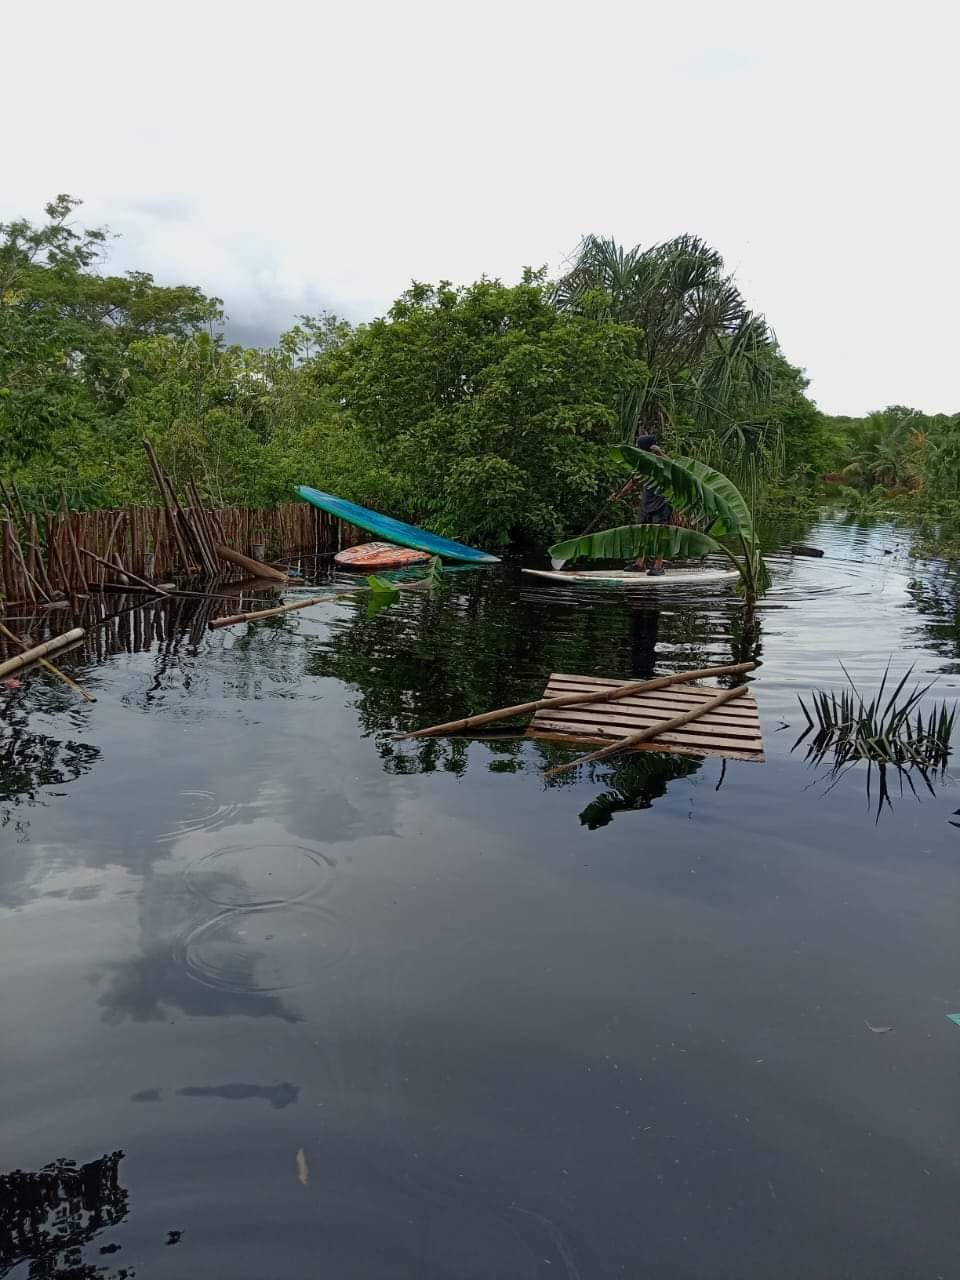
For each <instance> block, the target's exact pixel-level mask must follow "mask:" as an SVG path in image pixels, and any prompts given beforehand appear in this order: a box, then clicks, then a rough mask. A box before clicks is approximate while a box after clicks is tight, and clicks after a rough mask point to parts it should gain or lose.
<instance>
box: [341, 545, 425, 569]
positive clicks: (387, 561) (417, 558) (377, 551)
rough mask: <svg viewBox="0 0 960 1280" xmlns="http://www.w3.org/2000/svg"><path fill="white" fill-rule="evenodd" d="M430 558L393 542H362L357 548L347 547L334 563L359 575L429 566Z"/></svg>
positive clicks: (423, 553) (423, 552)
mask: <svg viewBox="0 0 960 1280" xmlns="http://www.w3.org/2000/svg"><path fill="white" fill-rule="evenodd" d="M429 560H430V556H428V555H427V553H426V552H425V551H414V550H413V548H412V547H398V546H397V545H396V544H395V543H393V542H361V543H360V545H359V546H356V547H345V548H344V549H343V551H338V552H337V554H336V555H335V556H334V557H333V563H334V564H337V565H339V566H340V568H341V569H351V570H354V571H356V572H357V573H375V572H376V571H377V570H378V569H406V568H409V566H410V565H414V564H427V563H428V561H429Z"/></svg>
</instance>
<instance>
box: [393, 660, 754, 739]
mask: <svg viewBox="0 0 960 1280" xmlns="http://www.w3.org/2000/svg"><path fill="white" fill-rule="evenodd" d="M756 665H757V664H756V663H755V662H735V663H732V664H731V665H730V666H726V667H703V668H702V669H701V670H699V671H678V672H676V673H675V674H674V675H670V676H657V677H655V678H654V679H653V680H638V681H635V682H634V683H632V684H620V685H616V686H614V687H613V688H611V689H608V690H604V689H602V688H601V689H599V690H598V691H597V692H596V693H564V694H561V695H560V696H559V697H557V698H537V699H536V701H534V702H519V703H517V705H516V706H515V707H501V708H500V710H499V711H486V712H484V713H483V714H482V715H477V716H467V717H465V719H463V720H448V721H447V723H446V724H433V725H430V726H429V727H428V728H426V729H414V730H413V731H412V732H410V733H395V734H393V735H392V737H393V739H394V741H395V742H406V741H407V739H408V738H426V737H433V736H436V735H439V734H445V733H462V732H463V731H464V730H465V729H474V728H476V726H477V725H481V724H490V723H491V722H492V721H494V720H508V719H509V718H510V717H511V716H521V715H526V714H527V712H529V711H540V710H542V709H543V708H548V709H549V710H551V711H552V710H559V708H560V707H573V706H576V704H577V703H578V702H615V701H616V700H617V699H618V698H627V697H629V696H630V695H631V694H634V693H648V692H652V691H653V690H654V689H666V688H667V686H668V685H672V684H681V683H683V682H685V681H687V680H704V679H707V678H708V677H709V676H732V675H739V674H740V673H741V672H744V671H752V670H753V669H754V667H756Z"/></svg>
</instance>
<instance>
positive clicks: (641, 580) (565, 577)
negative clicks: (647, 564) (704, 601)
mask: <svg viewBox="0 0 960 1280" xmlns="http://www.w3.org/2000/svg"><path fill="white" fill-rule="evenodd" d="M523 572H524V573H529V574H531V576H532V577H534V578H547V579H548V580H549V581H550V582H565V583H567V584H575V585H577V586H590V587H630V588H636V587H656V588H658V589H659V588H662V587H692V586H700V585H703V584H707V583H715V584H718V583H722V582H736V580H737V578H738V576H739V575H738V573H737V571H736V569H709V568H704V569H667V570H665V571H664V573H663V575H662V576H658V577H655V578H651V577H650V576H649V574H647V573H646V572H644V571H639V572H638V571H637V570H636V569H560V570H553V569H524V570H523Z"/></svg>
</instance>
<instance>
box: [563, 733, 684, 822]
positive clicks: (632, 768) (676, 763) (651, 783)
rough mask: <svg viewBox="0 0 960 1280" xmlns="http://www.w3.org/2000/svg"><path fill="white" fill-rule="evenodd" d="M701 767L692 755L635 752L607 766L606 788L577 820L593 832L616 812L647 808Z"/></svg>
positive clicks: (610, 819) (608, 820)
mask: <svg viewBox="0 0 960 1280" xmlns="http://www.w3.org/2000/svg"><path fill="white" fill-rule="evenodd" d="M702 767H703V761H702V760H697V759H695V758H694V757H691V756H677V755H667V754H666V753H663V754H661V753H658V752H653V751H650V752H637V753H635V754H633V755H631V756H629V757H626V758H625V759H624V760H623V761H622V762H621V763H617V764H614V765H612V766H611V767H610V768H609V770H608V771H607V776H606V778H605V779H604V782H605V784H606V788H607V789H606V790H605V791H602V792H601V793H600V794H599V795H598V796H597V797H596V798H595V799H593V800H591V801H590V803H589V804H588V805H587V807H586V808H585V809H584V810H583V811H582V812H581V814H580V822H581V824H582V825H583V826H585V827H586V828H587V830H588V831H596V830H598V829H599V828H600V827H605V826H607V825H608V824H609V823H611V822H612V821H613V819H614V817H615V816H616V815H617V814H618V813H628V812H631V811H634V810H638V809H650V808H652V806H653V802H654V801H655V800H659V799H660V798H661V796H665V795H666V793H667V787H668V785H669V784H670V783H671V782H674V781H675V780H676V779H677V778H689V777H690V776H691V775H692V774H695V773H697V772H698V771H699V770H700V769H701V768H702ZM561 776H562V775H561Z"/></svg>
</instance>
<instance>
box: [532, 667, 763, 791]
mask: <svg viewBox="0 0 960 1280" xmlns="http://www.w3.org/2000/svg"><path fill="white" fill-rule="evenodd" d="M746 692H747V686H746V685H745V684H738V685H737V686H736V687H735V688H733V689H723V690H721V692H720V693H718V694H717V696H716V697H715V698H711V699H710V701H709V702H701V703H700V705H699V706H697V707H694V708H693V710H692V711H685V712H684V713H683V715H682V716H674V717H673V719H672V720H661V721H660V723H659V724H651V725H649V726H648V727H647V728H646V729H641V730H640V732H639V733H630V734H628V735H627V736H626V737H625V738H621V739H620V740H619V741H618V742H614V743H611V745H610V746H609V747H601V748H600V750H599V751H591V752H590V754H589V755H588V756H578V757H577V759H576V760H569V761H568V762H567V763H566V764H558V765H556V766H555V768H553V769H548V770H547V771H546V773H545V774H544V775H543V776H544V777H545V778H555V777H556V776H557V774H558V773H565V772H566V770H567V769H576V768H577V766H578V765H581V764H589V762H590V761H591V760H605V759H606V758H607V757H608V756H615V755H616V754H617V753H618V752H619V751H628V750H629V749H630V748H631V747H636V746H639V745H640V743H641V742H649V741H650V739H651V738H657V737H659V736H660V734H661V733H671V732H672V731H673V730H674V729H681V728H682V727H683V726H684V725H685V724H690V722H691V721H693V720H699V719H700V717H701V716H705V715H706V714H707V713H708V712H709V711H715V710H716V708H717V707H722V706H723V704H724V703H725V702H730V701H732V700H733V699H734V698H741V697H743V695H744V694H745V693H746Z"/></svg>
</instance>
